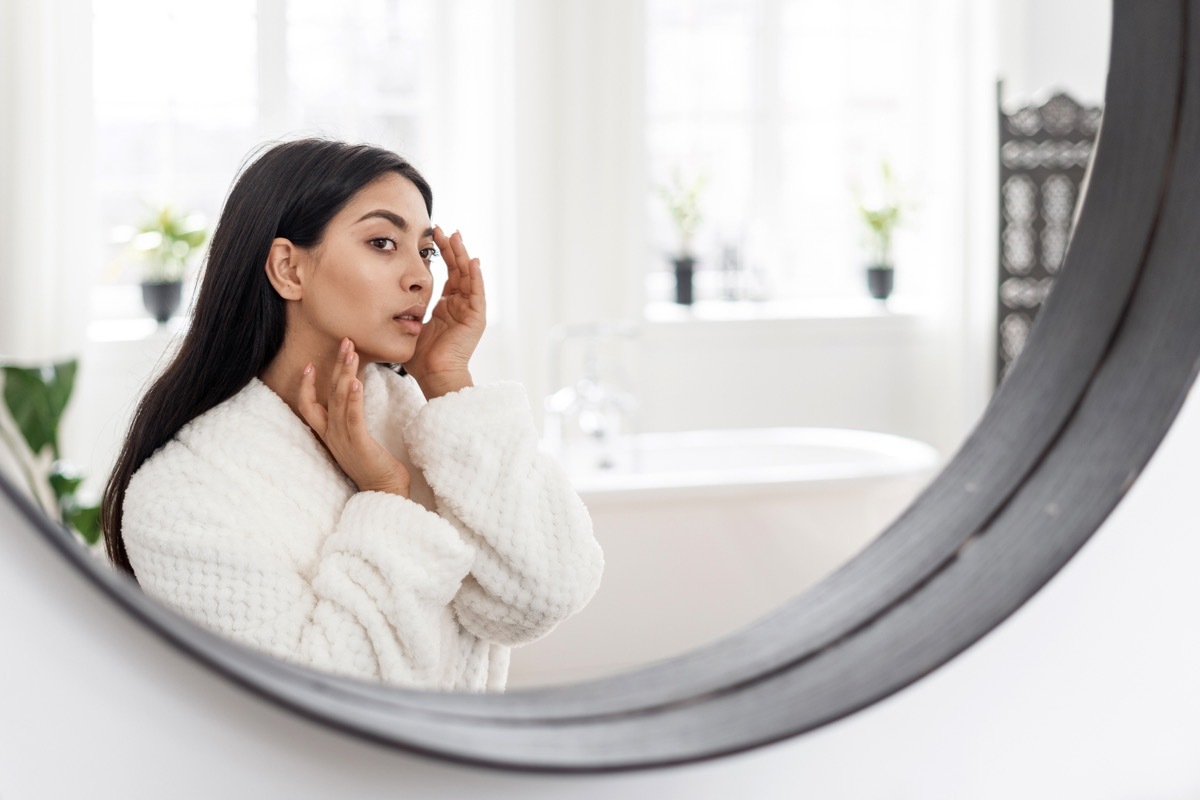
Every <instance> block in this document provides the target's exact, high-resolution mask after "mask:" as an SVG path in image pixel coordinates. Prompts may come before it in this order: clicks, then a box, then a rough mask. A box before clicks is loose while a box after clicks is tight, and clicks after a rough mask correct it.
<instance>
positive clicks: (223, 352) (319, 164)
mask: <svg viewBox="0 0 1200 800" xmlns="http://www.w3.org/2000/svg"><path fill="white" fill-rule="evenodd" d="M387 172H397V173H399V174H400V175H402V176H404V177H405V178H407V179H408V180H410V181H412V182H413V184H414V185H415V186H416V187H417V189H418V190H419V191H420V192H421V195H422V197H424V198H425V208H426V210H427V211H428V212H429V213H430V214H432V213H433V192H432V191H431V190H430V188H429V184H428V183H427V182H426V181H425V179H424V178H422V177H421V175H420V173H418V172H417V170H416V169H415V168H414V167H413V166H412V165H411V164H409V163H408V162H407V161H405V160H404V159H403V158H401V157H400V156H398V155H396V154H395V153H392V152H390V151H388V150H384V149H382V148H379V147H372V146H370V145H351V144H346V143H344V142H337V141H330V140H325V139H302V140H298V141H291V142H284V143H282V144H277V145H274V146H272V147H270V148H269V149H267V150H265V151H264V152H263V153H262V155H261V156H259V157H258V158H257V159H256V160H255V161H253V162H252V163H251V164H250V165H249V166H248V167H246V169H245V170H243V171H242V174H241V176H240V177H238V179H237V181H236V182H235V183H234V185H233V188H232V189H231V190H230V192H229V196H228V197H227V198H226V200H225V207H224V209H223V210H222V211H221V217H220V220H219V222H218V224H217V227H216V230H215V231H214V232H213V237H212V242H211V245H210V246H209V250H208V259H207V263H206V264H205V268H204V275H203V278H202V280H201V283H200V291H199V293H198V294H197V296H196V302H195V307H194V309H193V311H192V319H191V325H190V326H189V328H188V331H187V334H186V335H185V336H184V339H183V343H182V345H181V346H180V348H179V351H178V353H177V355H175V357H174V358H173V359H172V360H171V362H170V364H169V365H168V366H167V368H166V369H165V370H164V371H163V373H162V374H161V376H160V377H159V378H158V379H157V380H155V381H154V383H153V384H152V385H151V386H150V388H149V389H148V390H147V391H146V393H145V395H144V396H143V397H142V400H141V402H140V403H139V404H138V407H137V411H136V412H134V415H133V421H132V422H131V423H130V426H129V433H128V435H127V436H126V437H125V444H124V446H123V447H122V448H121V454H120V456H118V458H117V463H116V465H115V466H114V467H113V472H112V475H111V476H110V477H109V480H108V485H107V486H106V487H105V490H104V500H103V505H102V507H101V517H100V519H101V525H102V527H103V530H104V541H105V546H106V547H107V549H108V557H109V559H110V560H111V561H112V563H113V565H114V566H115V567H117V568H118V569H120V570H123V571H124V572H126V573H128V574H129V575H131V576H133V574H134V573H133V566H132V565H131V564H130V563H129V556H128V555H127V554H126V552H125V542H124V540H123V539H122V537H121V517H122V515H123V512H124V508H125V490H126V489H127V488H128V486H129V481H130V479H131V478H132V477H133V474H134V473H135V472H137V470H138V468H139V467H141V465H142V463H143V462H145V460H146V459H147V458H149V457H150V456H151V455H153V453H154V451H156V450H158V449H159V448H160V447H162V446H163V445H165V444H166V443H167V442H169V441H170V440H171V439H172V437H174V436H175V434H176V433H178V432H179V429H180V428H182V427H183V426H184V425H186V424H187V423H188V422H189V421H191V420H192V419H194V418H196V417H197V416H199V415H200V414H203V413H204V412H205V411H208V410H209V409H210V408H212V407H214V406H216V405H217V404H218V403H221V402H223V401H225V400H227V399H229V398H230V397H232V396H233V395H235V394H237V393H238V392H239V391H240V390H241V389H242V388H243V387H245V386H246V384H247V383H249V382H250V379H251V378H253V377H255V376H256V375H258V374H259V373H261V372H262V371H263V369H265V368H266V366H267V364H269V363H270V361H271V359H273V358H274V357H275V354H276V353H278V352H279V348H280V347H281V346H282V345H283V337H284V321H285V316H284V301H283V298H282V297H280V296H279V295H278V294H277V293H276V291H275V289H274V288H273V287H272V286H271V283H270V281H269V280H268V279H267V276H266V272H265V266H266V262H267V255H268V253H269V251H270V248H271V242H272V240H274V239H275V238H277V237H282V238H285V239H289V240H290V241H291V242H292V243H293V244H295V245H297V246H299V247H313V246H315V245H318V244H320V242H321V238H322V237H323V236H324V233H325V228H326V226H327V225H328V224H329V221H330V220H331V219H332V218H333V217H334V215H336V214H337V213H338V211H340V210H341V209H342V208H343V207H344V206H345V205H346V203H348V202H349V201H350V199H351V198H352V197H353V196H354V195H355V194H356V193H357V192H358V190H359V189H361V188H363V187H364V186H366V185H367V184H368V183H370V182H371V181H373V180H375V179H376V178H378V177H379V176H381V175H383V174H384V173H387ZM135 577H136V576H135Z"/></svg>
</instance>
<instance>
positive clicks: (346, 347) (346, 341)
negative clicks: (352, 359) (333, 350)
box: [342, 338, 350, 353]
mask: <svg viewBox="0 0 1200 800" xmlns="http://www.w3.org/2000/svg"><path fill="white" fill-rule="evenodd" d="M349 349H350V340H349V339H348V338H347V339H342V352H343V353H344V352H346V351H347V350H349Z"/></svg>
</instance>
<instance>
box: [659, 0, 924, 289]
mask: <svg viewBox="0 0 1200 800" xmlns="http://www.w3.org/2000/svg"><path fill="white" fill-rule="evenodd" d="M932 7H933V4H932V3H931V0H844V2H837V3H830V2H820V1H819V0H753V1H752V2H745V1H744V0H647V5H646V9H647V23H646V32H647V35H646V47H647V59H646V64H647V74H646V104H647V106H646V124H647V128H646V152H647V158H648V165H647V170H648V176H649V180H650V182H651V184H652V189H653V188H654V187H658V186H662V185H664V184H668V183H670V182H672V181H673V180H674V176H675V175H679V176H680V178H681V179H682V182H684V183H685V184H686V183H688V182H691V181H692V180H694V179H695V178H696V177H698V176H700V175H703V176H704V181H705V183H704V188H703V190H702V194H701V207H702V215H703V222H702V224H701V226H700V229H699V232H698V234H697V237H696V241H695V245H694V249H695V251H696V256H697V258H698V261H699V264H698V270H699V271H698V273H697V285H696V297H697V300H698V301H702V300H722V299H724V300H802V301H811V300H814V299H838V298H841V299H849V298H858V297H865V296H866V283H865V278H864V276H863V267H864V265H865V260H866V255H865V252H864V248H863V246H862V244H863V243H862V236H861V231H860V223H859V220H858V218H857V215H856V204H855V198H856V191H857V192H860V193H863V194H866V195H869V193H871V192H872V191H875V186H874V184H875V183H876V182H877V178H878V176H879V174H880V171H881V170H880V166H881V163H882V162H883V161H884V160H886V161H887V162H888V163H889V164H890V166H891V169H892V170H893V171H894V173H895V174H897V175H898V176H899V177H900V179H901V181H902V182H903V183H904V188H905V189H906V190H907V194H908V195H909V196H910V197H911V199H912V201H913V207H914V208H915V209H916V210H917V211H918V212H919V208H920V190H921V187H920V186H919V185H917V184H916V182H915V180H913V176H915V175H919V174H920V173H921V171H922V170H923V169H924V166H925V164H926V163H927V162H928V161H929V159H931V158H935V157H936V154H935V153H933V152H931V150H930V148H929V146H928V145H927V141H928V140H929V138H930V137H929V135H928V134H929V129H930V127H931V124H932V123H931V120H932V119H934V118H935V116H934V115H933V114H931V113H930V108H931V98H930V97H929V96H928V94H929V93H928V91H927V90H926V88H925V87H927V86H929V85H930V83H931V81H930V80H929V75H930V71H931V70H932V69H933V68H934V66H933V60H932V59H933V56H931V55H930V53H931V52H932V50H933V49H934V48H933V47H932V46H931V41H929V40H930V39H931V37H932V36H933V34H932V33H931V32H930V29H931V28H935V26H931V25H928V24H927V22H928V18H929V17H930V15H931V14H933V13H934V12H933V10H932ZM647 202H648V213H649V218H650V220H651V222H650V226H651V232H652V234H651V235H652V237H653V241H652V255H651V256H650V263H649V264H648V278H647V297H648V300H649V301H650V302H652V303H653V302H656V301H665V300H668V299H669V298H670V297H671V296H672V292H673V285H674V284H673V275H672V274H671V272H670V271H669V266H670V264H669V261H668V257H669V255H670V253H671V252H672V250H673V249H675V248H676V246H677V242H678V236H677V234H676V231H675V228H674V226H673V224H672V222H671V219H670V217H669V216H668V214H667V211H666V207H665V204H664V203H663V202H662V201H661V199H660V197H659V196H658V193H657V192H656V191H651V192H650V193H649V197H648V200H647ZM919 217H920V215H919V213H914V214H912V215H910V220H909V224H907V225H906V226H905V227H904V228H903V229H902V231H901V233H900V236H899V239H898V241H897V243H896V245H897V261H898V262H899V263H900V264H901V265H902V266H904V267H905V272H903V273H900V272H899V271H898V274H899V275H900V278H899V279H898V290H902V289H904V288H905V286H906V285H907V287H908V288H910V289H911V288H913V287H914V286H915V285H917V284H918V283H919V280H917V279H916V278H915V277H914V276H915V271H916V270H918V269H919V264H918V262H919V261H920V258H919V257H912V258H910V256H912V255H913V253H914V252H915V251H918V250H919V249H920V243H919V239H920V235H919V234H920V227H921V220H920V218H919ZM910 267H911V269H910ZM904 282H906V283H904Z"/></svg>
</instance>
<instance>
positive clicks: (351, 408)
mask: <svg viewBox="0 0 1200 800" xmlns="http://www.w3.org/2000/svg"><path fill="white" fill-rule="evenodd" d="M316 380H317V378H316V370H315V369H313V365H312V364H308V365H307V366H306V367H305V368H304V375H303V377H302V378H301V381H300V413H301V415H302V416H303V417H304V421H305V422H307V423H308V426H309V427H310V428H312V429H313V431H314V432H315V433H316V434H317V435H318V436H319V437H321V441H322V442H324V443H325V447H326V449H327V450H329V452H330V454H332V455H333V457H334V459H335V460H336V461H337V463H338V466H340V467H341V468H342V471H343V472H345V473H346V475H348V476H349V477H350V480H352V481H354V483H355V485H356V486H358V490H359V491H360V492H372V491H373V492H387V493H389V494H398V495H400V496H401V497H408V491H409V474H408V469H406V468H405V466H404V464H402V463H401V462H400V461H399V459H397V458H396V457H395V456H393V455H392V454H391V453H390V452H388V450H387V448H385V447H384V446H383V445H381V444H380V443H379V442H377V441H376V440H375V437H373V436H372V435H371V434H370V432H369V431H368V430H367V423H366V419H365V416H364V414H363V386H362V381H360V380H358V353H356V352H354V343H353V342H351V341H350V340H349V339H343V340H342V347H341V350H340V352H339V363H338V364H336V365H335V366H334V369H333V386H332V387H330V390H329V400H328V401H327V403H326V404H325V405H322V404H321V402H320V401H319V400H318V399H317V386H316Z"/></svg>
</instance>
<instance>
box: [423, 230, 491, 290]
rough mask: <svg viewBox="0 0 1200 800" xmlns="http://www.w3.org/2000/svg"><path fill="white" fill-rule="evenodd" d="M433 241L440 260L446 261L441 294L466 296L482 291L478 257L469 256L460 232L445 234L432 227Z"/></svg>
mask: <svg viewBox="0 0 1200 800" xmlns="http://www.w3.org/2000/svg"><path fill="white" fill-rule="evenodd" d="M433 241H434V244H436V245H437V246H438V248H439V249H440V250H441V253H442V261H444V262H445V263H446V286H445V288H444V289H443V290H442V295H443V296H448V295H451V294H464V295H468V296H472V295H475V294H477V293H481V292H482V289H483V287H482V282H481V280H476V278H478V276H479V274H480V273H479V259H477V258H474V259H473V258H471V256H470V254H469V253H467V247H466V245H465V244H463V237H462V233H461V232H459V231H455V232H454V233H453V234H451V235H450V236H447V235H446V234H445V232H444V231H442V229H441V228H434V230H433Z"/></svg>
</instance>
